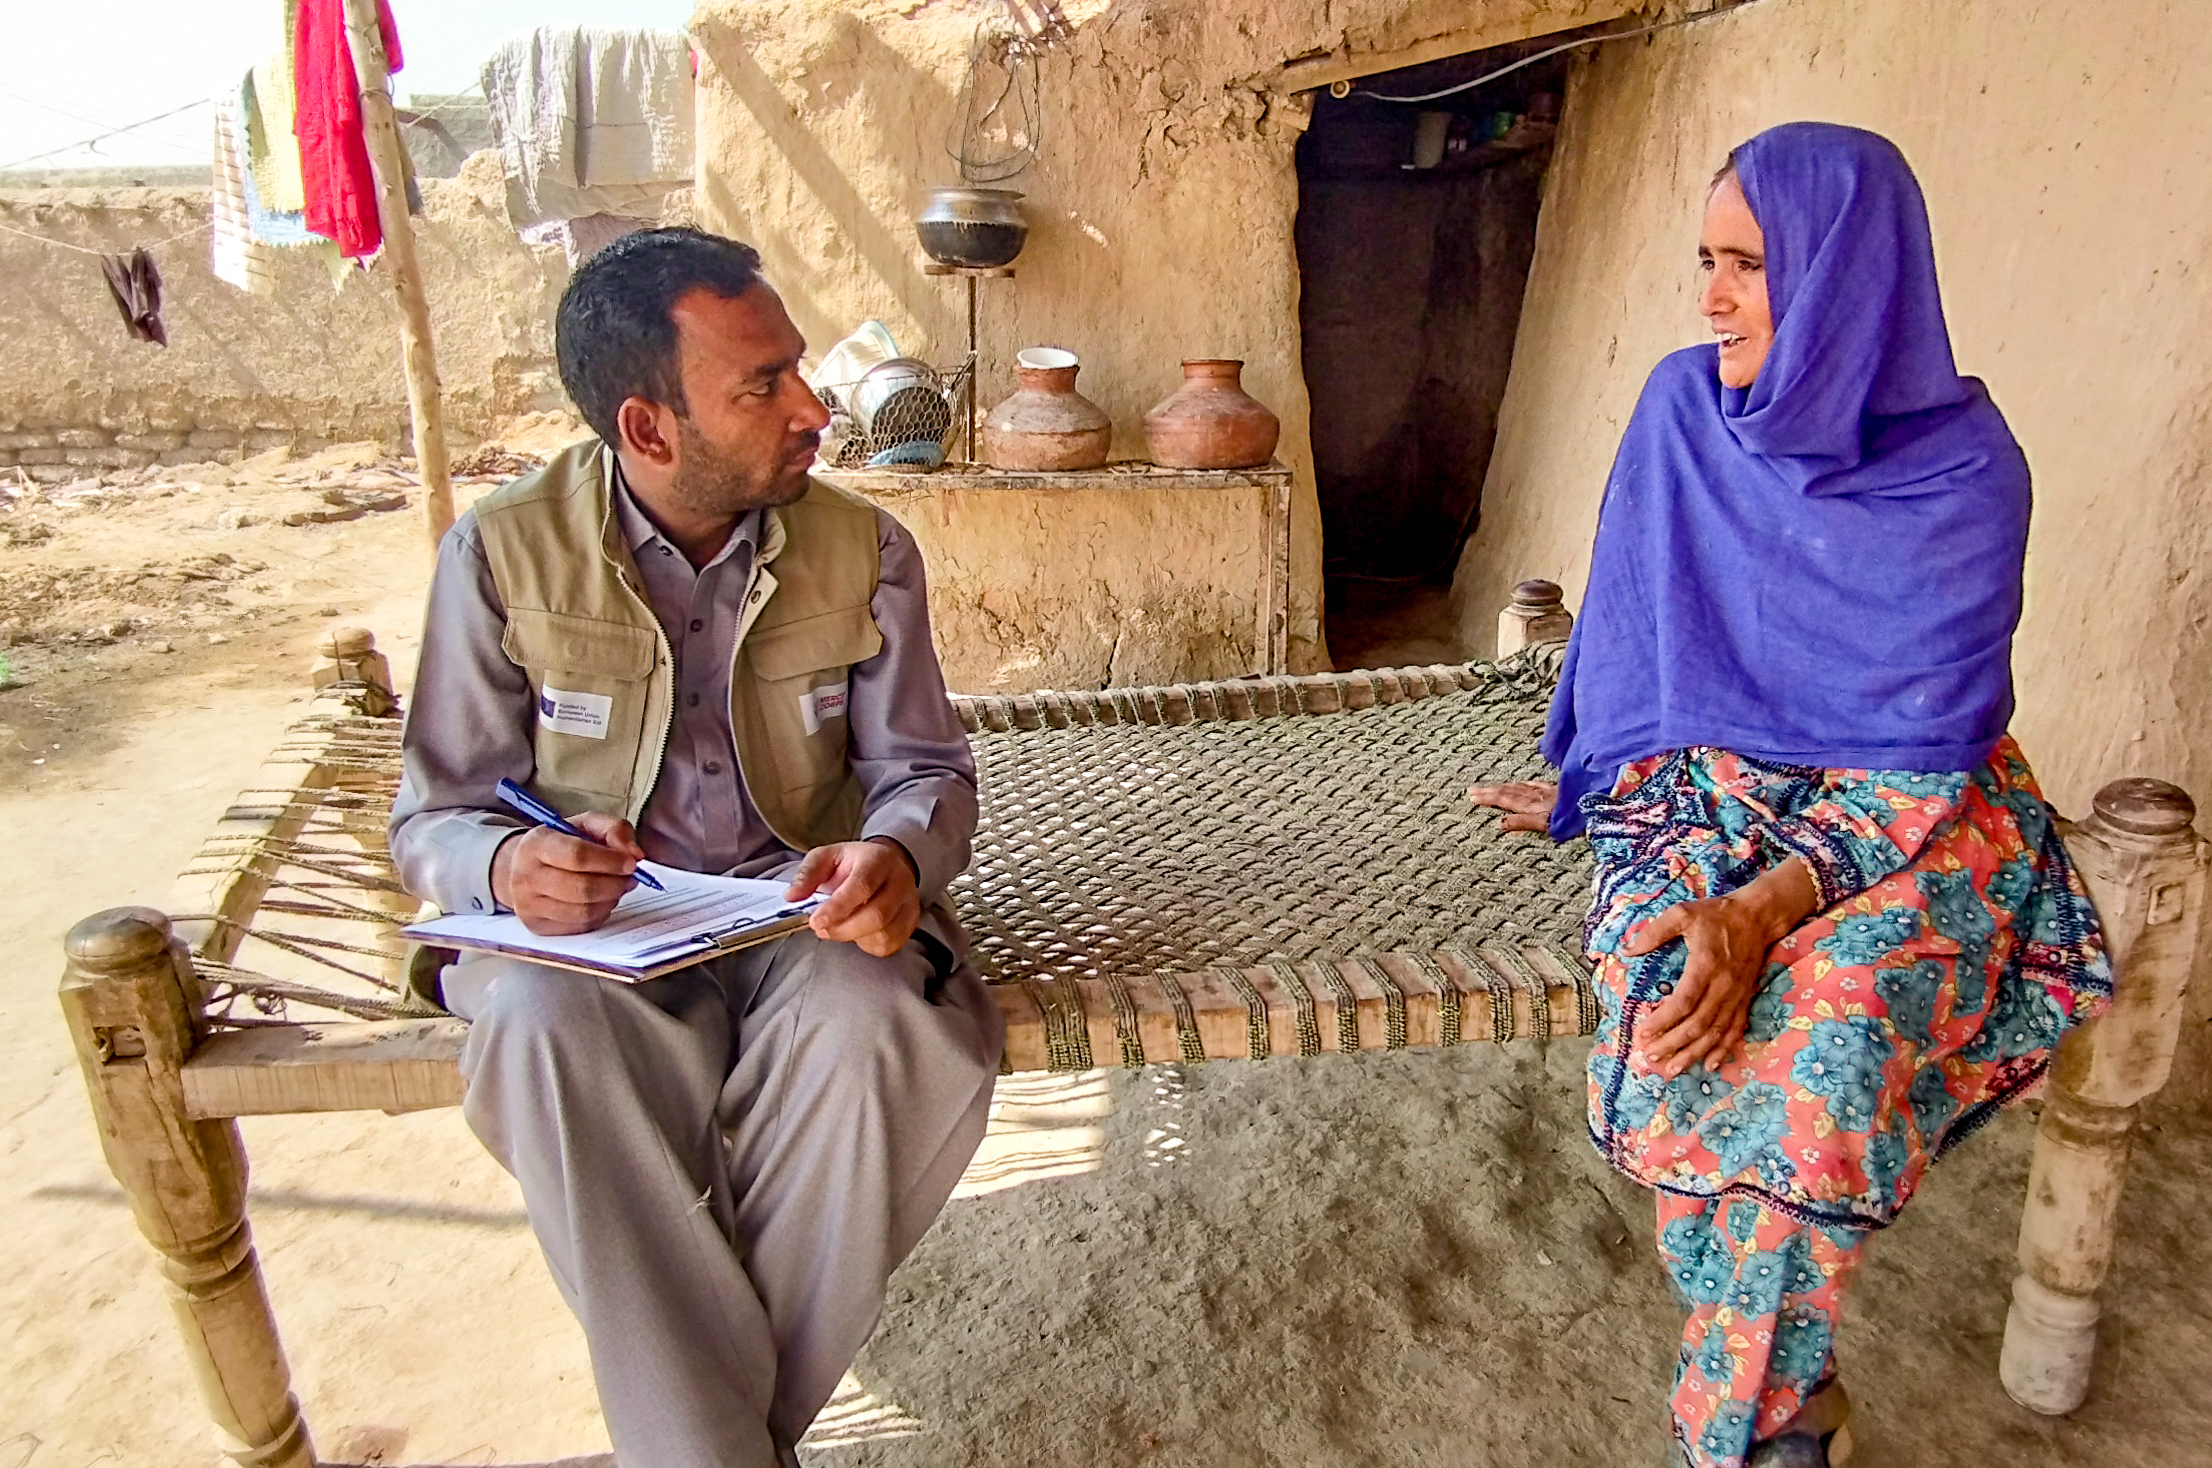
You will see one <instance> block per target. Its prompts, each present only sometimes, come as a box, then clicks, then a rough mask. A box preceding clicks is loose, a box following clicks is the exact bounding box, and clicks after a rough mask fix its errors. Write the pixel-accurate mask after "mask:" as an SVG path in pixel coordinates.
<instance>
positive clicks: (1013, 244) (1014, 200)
mask: <svg viewBox="0 0 2212 1468" xmlns="http://www.w3.org/2000/svg"><path fill="white" fill-rule="evenodd" d="M1021 197H1022V196H1021V195H1020V194H1018V193H1016V192H1015V191H1014V190H1012V189H976V188H967V187H964V186H963V187H955V188H943V189H931V190H930V191H929V202H928V203H926V204H924V205H923V206H922V212H921V214H920V215H918V216H917V217H916V218H915V220H914V233H915V234H917V235H919V236H920V237H921V241H922V251H923V253H925V254H927V255H928V256H929V258H930V259H932V260H935V261H936V262H937V263H938V264H940V265H953V266H964V267H966V268H968V269H972V270H990V269H996V268H997V267H998V266H1001V265H1010V264H1012V263H1013V260H1014V257H1015V256H1016V255H1019V254H1020V253H1021V252H1022V244H1023V242H1024V241H1026V240H1027V239H1028V238H1029V222H1028V221H1027V220H1025V219H1023V218H1022V211H1021Z"/></svg>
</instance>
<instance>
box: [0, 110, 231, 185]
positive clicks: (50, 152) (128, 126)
mask: <svg viewBox="0 0 2212 1468" xmlns="http://www.w3.org/2000/svg"><path fill="white" fill-rule="evenodd" d="M207 105H209V102H208V99H207V98H205V97H201V98H200V99H198V100H197V101H193V102H187V103H185V104H184V105H183V106H182V107H172V108H170V109H169V110H168V111H167V112H157V113H155V114H154V115H153V116H152V117H142V118H140V119H139V120H138V121H136V122H131V123H125V124H124V125H123V126H121V127H111V128H109V129H108V130H107V131H106V132H104V133H95V134H93V135H92V136H91V137H89V138H79V139H78V140H77V141H76V142H74V143H65V144H63V145H62V146H61V147H59V148H48V149H47V150H46V151H45V152H43V153H33V154H32V155H31V156H30V157H28V158H18V159H16V160H15V161H14V162H13V163H0V172H5V171H6V170H8V169H10V168H21V167H22V166H23V165H24V164H26V163H36V162H38V160H39V159H41V158H51V157H53V156H54V155H55V154H57V153H71V152H74V151H76V150H77V149H79V148H84V147H89V146H90V145H92V144H94V143H97V142H99V141H101V140H102V139H103V138H112V137H114V136H115V135H116V134H118V133H127V132H131V131H133V130H134V129H137V128H142V127H145V126H147V125H148V124H149V123H156V122H160V121H161V120H162V119H164V118H169V117H175V116H176V115H177V114H178V113H180V112H190V111H191V110H192V109H193V108H195V107H205V106H207Z"/></svg>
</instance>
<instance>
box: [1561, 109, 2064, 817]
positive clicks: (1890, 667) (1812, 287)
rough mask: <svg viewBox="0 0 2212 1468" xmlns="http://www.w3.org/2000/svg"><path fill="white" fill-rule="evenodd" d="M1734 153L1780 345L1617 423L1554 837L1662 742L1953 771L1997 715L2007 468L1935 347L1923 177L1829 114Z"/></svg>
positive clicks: (1693, 353) (1975, 393) (2012, 467)
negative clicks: (1759, 360) (1737, 370)
mask: <svg viewBox="0 0 2212 1468" xmlns="http://www.w3.org/2000/svg"><path fill="white" fill-rule="evenodd" d="M1730 156H1731V161H1732V163H1733V164H1734V166H1735V172H1736V177H1737V180H1738V182H1739V184H1740V185H1741V187H1742V188H1743V192H1744V197H1745V200H1746V201H1747V202H1748V203H1749V204H1750V206H1751V213H1752V217H1753V218H1755V219H1757V220H1758V222H1759V228H1760V231H1761V232H1762V233H1763V235H1764V236H1765V240H1766V282H1767V297H1768V306H1769V310H1770V312H1771V315H1772V317H1773V321H1774V341H1773V344H1772V346H1771V347H1770V348H1769V349H1768V352H1767V355H1766V359H1765V362H1764V363H1763V364H1762V366H1761V367H1760V369H1759V375H1758V378H1757V380H1756V381H1754V382H1753V383H1752V385H1751V386H1750V387H1749V388H1747V389H1744V390H1741V391H1739V390H1736V389H1732V388H1724V387H1722V386H1721V385H1720V380H1719V377H1718V375H1717V374H1718V366H1719V351H1718V348H1717V347H1716V346H1710V345H1709V346H1700V347H1691V348H1688V349H1686V350H1684V351H1679V352H1675V353H1672V354H1671V355H1669V356H1667V357H1666V358H1664V359H1662V360H1661V361H1660V363H1659V365H1658V366H1657V367H1656V368H1655V369H1653V371H1652V374H1651V377H1650V380H1649V381H1647V382H1646V383H1645V384H1644V391H1643V396H1642V397H1641V398H1640V399H1639V400H1638V401H1637V404H1636V411H1635V413H1634V415H1633V416H1632V417H1631V418H1630V419H1629V423H1628V430H1627V432H1626V433H1624V434H1623V435H1622V437H1621V447H1620V452H1619V453H1618V455H1616V456H1615V458H1614V461H1613V472H1612V474H1611V476H1610V477H1609V478H1608V479H1607V481H1606V486H1605V497H1604V500H1603V503H1602V505H1601V507H1600V509H1599V511H1598V529H1597V540H1596V543H1595V545H1594V547H1593V548H1592V552H1591V556H1590V577H1589V584H1588V589H1587V591H1586V592H1585V594H1584V598H1583V604H1582V614H1581V618H1580V620H1579V621H1578V622H1577V623H1576V625H1575V629H1574V635H1573V638H1572V639H1571V640H1570V641H1569V643H1568V645H1567V656H1566V665H1565V668H1564V671H1563V673H1562V675H1561V678H1560V683H1559V690H1558V692H1557V693H1556V694H1555V695H1554V697H1553V699H1552V704H1551V714H1550V718H1549V719H1548V721H1547V725H1546V728H1545V731H1544V742H1543V752H1544V757H1545V758H1546V759H1548V760H1550V761H1551V762H1552V763H1553V764H1555V765H1557V766H1558V767H1559V770H1560V787H1561V788H1560V797H1561V798H1560V801H1559V804H1558V806H1557V807H1556V808H1555V810H1554V811H1553V814H1552V827H1551V829H1552V836H1553V837H1554V839H1557V840H1561V841H1564V840H1567V839H1568V838H1570V837H1572V836H1574V835H1576V834H1578V833H1579V832H1580V831H1581V830H1582V813H1581V811H1580V809H1579V802H1580V799H1581V797H1582V796H1584V795H1587V794H1590V793H1591V792H1594V791H1604V790H1608V789H1610V788H1611V786H1612V784H1613V782H1614V780H1615V779H1616V778H1617V777H1618V774H1619V771H1620V767H1621V766H1622V765H1624V764H1627V763H1629V762H1630V761H1633V760H1637V759H1641V758H1643V757H1644V756H1646V755H1649V754H1655V753H1658V752H1659V751H1661V750H1667V749H1678V748H1683V747H1685V746H1690V745H1708V746H1712V747H1715V748H1720V749H1727V750H1730V751H1733V752H1735V753H1737V754H1743V755H1749V756H1751V757H1753V758H1756V759H1763V760H1771V761H1775V762H1778V763H1784V764H1799V765H1814V766H1822V767H1828V768H1847V769H1858V768H1866V769H1892V770H1920V771H1937V770H1952V771H1955V770H1969V769H1973V768H1976V767H1977V766H1978V765H1979V764H1980V763H1981V762H1982V760H1984V759H1985V758H1987V756H1988V754H1989V751H1990V749H1991V748H1992V747H1993V746H1994V745H1995V744H1996V742H1997V740H1998V739H1999V738H2000V737H2002V735H2003V734H2004V731H2005V725H2006V723H2007V721H2008V720H2009V719H2010V718H2011V716H2012V633H2013V628H2014V626H2015V625H2016V624H2017V623H2018V621H2019V618H2020V572H2021V563H2022V560H2023V558H2024V556H2025V554H2026V549H2027V531H2028V466H2027V461H2026V459H2025V458H2024V457H2023V456H2022V455H2021V452H2020V447H2019V445H2018V444H2017V443H2016V442H2015V441H2014V440H2013V437H2012V433H2011V431H2010V430H2009V429H2007V428H2006V426H2005V420H2004V418H2003V416H2002V415H2001V414H1999V413H1998V411H1997V408H1996V406H1995V405H1994V404H1993V403H1991V402H1990V400H1989V395H1988V393H1987V392H1986V391H1984V389H1983V387H1982V384H1981V383H1980V382H1979V381H1978V380H1977V379H1975V378H1971V377H1961V376H1960V375H1959V372H1958V368H1957V366H1956V365H1955V364H1954V363H1953V360H1952V357H1951V339H1950V334H1949V332H1948V331H1947V330H1946V329H1945V327H1944V323H1943V304H1942V300H1941V298H1940V296H1939V295H1938V293H1937V290H1936V274H1935V255H1934V250H1933V248H1932V246H1931V245H1930V242H1929V238H1928V217H1927V208H1926V205H1925V204H1924V203H1923V201H1922V199H1921V196H1920V185H1919V184H1918V182H1917V181H1916V180H1915V179H1914V178H1913V175H1912V170H1911V168H1910V167H1908V166H1907V165H1906V163H1905V160H1904V157H1903V155H1902V154H1900V153H1899V152H1898V151H1897V149H1896V147H1895V146H1894V145H1892V144H1891V143H1890V142H1889V141H1888V140H1887V139H1884V138H1882V137H1879V136H1877V135H1876V134H1874V133H1869V132H1862V131H1860V130H1859V129H1857V128H1847V127H1837V126H1833V125H1831V124H1827V123H1812V122H1797V123H1790V124H1787V125H1785V126H1782V127H1777V128H1773V129H1771V130H1769V131H1767V132H1763V133H1761V134H1759V135H1758V136H1757V137H1755V138H1753V139H1752V140H1751V141H1750V142H1748V143H1745V144H1743V145H1742V146H1741V147H1739V148H1737V149H1736V151H1735V152H1734V153H1733V154H1732V155H1730Z"/></svg>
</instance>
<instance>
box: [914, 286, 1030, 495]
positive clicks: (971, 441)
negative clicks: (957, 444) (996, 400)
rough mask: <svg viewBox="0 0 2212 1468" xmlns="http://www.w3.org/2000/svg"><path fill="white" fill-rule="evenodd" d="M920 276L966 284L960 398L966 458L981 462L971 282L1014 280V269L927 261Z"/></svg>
mask: <svg viewBox="0 0 2212 1468" xmlns="http://www.w3.org/2000/svg"><path fill="white" fill-rule="evenodd" d="M922 274H924V275H957V276H959V277H960V278H961V279H963V280H965V281H966V282H967V283H968V361H967V376H968V381H967V385H966V387H965V388H964V389H963V392H962V396H963V398H964V399H965V403H966V409H967V415H968V439H967V448H968V459H969V461H970V462H971V463H981V462H982V461H983V452H982V450H981V449H980V448H979V447H977V444H976V437H975V373H976V367H977V365H978V361H979V359H978V357H977V355H976V301H975V283H976V282H977V281H979V280H1012V279H1013V278H1014V267H1013V266H1011V265H990V266H984V265H945V264H942V263H940V262H938V261H936V260H930V261H926V262H924V264H923V265H922Z"/></svg>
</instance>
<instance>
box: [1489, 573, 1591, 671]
mask: <svg viewBox="0 0 2212 1468" xmlns="http://www.w3.org/2000/svg"><path fill="white" fill-rule="evenodd" d="M1574 625H1575V619H1574V616H1573V614H1572V613H1570V612H1569V611H1568V610H1567V604H1566V600H1565V598H1564V597H1563V596H1562V594H1561V593H1560V590H1559V583H1558V582H1556V581H1522V582H1519V583H1517V584H1516V585H1515V586H1514V588H1513V600H1512V601H1511V602H1509V603H1507V604H1506V608H1505V610H1504V611H1502V612H1500V613H1498V656H1499V657H1501V658H1509V657H1511V656H1513V654H1515V653H1517V652H1519V651H1520V650H1521V649H1522V648H1524V647H1533V646H1535V645H1536V644H1537V643H1539V642H1565V641H1566V640H1567V634H1568V633H1570V632H1572V631H1573V630H1574Z"/></svg>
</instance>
